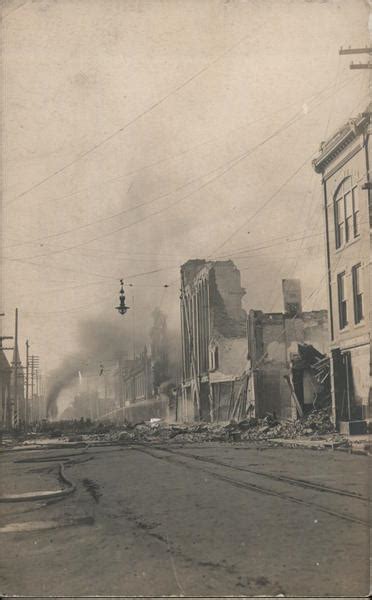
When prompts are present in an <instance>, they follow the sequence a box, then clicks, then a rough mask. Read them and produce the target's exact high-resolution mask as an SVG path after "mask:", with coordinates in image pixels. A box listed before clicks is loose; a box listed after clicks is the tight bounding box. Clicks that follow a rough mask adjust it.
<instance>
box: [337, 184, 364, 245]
mask: <svg viewBox="0 0 372 600" xmlns="http://www.w3.org/2000/svg"><path fill="white" fill-rule="evenodd" d="M334 211H335V239H336V248H341V246H344V244H347V243H348V242H350V241H351V240H353V239H354V238H356V237H358V235H359V203H358V194H357V186H356V185H354V186H353V182H352V178H351V177H346V178H345V179H344V180H343V181H342V182H341V184H340V185H339V187H338V188H337V190H336V193H335V195H334Z"/></svg>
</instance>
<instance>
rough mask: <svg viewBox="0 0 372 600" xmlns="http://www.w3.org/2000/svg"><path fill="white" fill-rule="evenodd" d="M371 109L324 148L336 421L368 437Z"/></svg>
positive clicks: (319, 162) (320, 166)
mask: <svg viewBox="0 0 372 600" xmlns="http://www.w3.org/2000/svg"><path fill="white" fill-rule="evenodd" d="M371 108H372V106H371V105H369V107H368V108H367V110H366V111H365V112H364V113H362V114H360V115H358V116H357V117H356V118H353V119H351V120H349V121H348V122H347V123H345V124H344V125H343V126H342V127H341V128H340V129H339V130H338V131H337V132H336V133H335V134H334V135H333V136H332V137H330V139H328V140H327V141H326V142H323V143H322V144H321V148H320V153H319V155H318V157H317V158H316V159H315V160H314V161H313V166H314V169H315V171H316V172H317V173H320V174H321V176H322V185H323V204H324V215H325V218H324V223H325V242H326V244H325V247H326V259H327V287H328V304H329V328H330V353H331V373H332V399H333V416H334V420H335V421H336V422H337V424H338V425H339V427H340V430H341V431H344V432H350V433H352V432H353V431H354V432H363V431H365V430H366V420H367V419H370V418H371V400H372V399H371V394H372V392H371V377H372V353H371V297H370V286H371V225H372V204H371V187H372V182H371V178H370V169H371V164H370V155H371V152H372V144H371Z"/></svg>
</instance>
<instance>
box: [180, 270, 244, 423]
mask: <svg viewBox="0 0 372 600" xmlns="http://www.w3.org/2000/svg"><path fill="white" fill-rule="evenodd" d="M181 289H182V292H181V333H182V405H181V407H180V409H179V413H180V417H179V418H180V419H181V420H184V421H194V420H202V421H224V420H228V419H229V418H232V416H233V415H234V416H237V414H238V413H239V416H242V415H243V414H245V401H246V387H245V386H246V377H245V373H246V366H247V336H246V319H247V315H246V312H245V311H244V310H243V308H242V297H243V296H244V294H245V291H244V289H243V288H242V287H241V281H240V272H239V270H238V269H237V268H236V266H235V265H234V263H233V262H232V261H230V260H228V261H206V260H199V259H198V260H189V261H188V262H187V263H185V264H184V265H182V267H181Z"/></svg>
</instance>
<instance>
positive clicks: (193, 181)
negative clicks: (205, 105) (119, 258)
mask: <svg viewBox="0 0 372 600" xmlns="http://www.w3.org/2000/svg"><path fill="white" fill-rule="evenodd" d="M353 80H354V78H349V79H347V80H345V81H344V82H343V84H341V86H340V88H339V90H340V89H342V87H343V86H344V85H347V84H348V83H350V82H351V81H353ZM330 87H331V86H328V87H327V88H324V90H322V91H321V92H319V93H318V94H315V95H314V98H317V97H318V96H321V95H322V94H323V93H324V91H325V90H327V89H329V88H330ZM339 90H338V91H339ZM334 93H335V90H334V91H333V94H334ZM329 97H331V96H328V97H326V98H325V100H327V99H328V98H329ZM316 106H319V103H318V104H317V105H316ZM316 106H315V107H316ZM303 116H304V114H303V113H302V112H301V111H300V112H299V111H297V113H295V115H294V116H293V117H291V118H290V119H289V120H288V121H286V122H285V123H284V124H283V125H282V126H280V127H279V128H278V129H277V130H276V131H275V132H274V134H271V135H270V136H269V137H267V138H265V139H264V140H262V141H261V142H259V143H258V144H256V145H255V146H253V148H251V149H248V150H247V151H245V152H244V153H243V154H242V155H238V156H237V157H235V158H233V159H231V160H230V161H228V162H227V163H222V164H221V165H219V166H218V167H215V168H213V169H211V170H209V171H207V172H206V173H204V174H202V175H199V176H198V177H196V178H193V179H191V180H189V181H187V182H186V183H184V184H182V185H180V186H178V187H177V188H175V189H174V190H172V191H170V192H166V193H165V194H162V195H160V196H158V197H156V198H153V199H151V200H148V201H146V202H141V203H140V204H137V205H135V206H132V207H129V208H126V209H124V210H122V211H119V212H118V213H115V214H113V215H109V216H106V217H102V218H100V219H97V220H95V221H92V222H90V223H86V224H83V225H78V226H76V227H72V228H69V229H66V230H64V231H61V232H57V233H54V234H49V235H47V236H42V237H40V238H35V239H34V240H26V241H23V242H18V243H17V244H11V245H10V246H6V247H5V248H6V249H8V248H14V247H18V246H23V245H27V244H33V243H36V242H40V241H44V240H47V239H51V238H55V237H60V236H61V235H67V234H69V233H72V232H74V231H79V230H82V229H85V228H87V227H91V226H92V225H96V224H100V223H103V222H105V221H108V220H111V219H113V218H117V217H120V216H122V215H124V214H127V213H129V212H132V211H133V210H138V209H139V208H142V207H144V206H148V205H151V204H153V203H155V202H158V201H159V200H163V199H165V198H167V197H168V196H170V195H172V194H175V193H177V192H179V191H181V190H182V189H184V188H185V187H188V186H189V185H192V184H193V183H196V182H197V181H200V180H201V179H203V178H204V177H207V176H208V175H210V174H212V173H215V172H217V171H218V170H219V169H221V168H223V166H224V165H229V164H230V163H233V164H232V166H231V167H230V168H229V169H227V171H229V170H230V169H231V168H233V167H234V166H235V164H238V163H239V162H240V161H241V160H243V159H244V158H245V157H246V156H249V155H250V154H251V153H252V152H254V151H255V150H257V149H258V148H260V147H261V146H262V145H263V144H264V143H266V142H267V141H269V140H270V139H272V138H273V137H275V136H276V135H277V134H279V133H281V132H282V131H283V130H285V129H286V128H287V127H289V126H290V125H291V124H292V123H295V122H297V120H299V118H302V117H303ZM283 128H284V129H283ZM235 161H236V162H235ZM227 171H225V172H227ZM225 172H223V173H222V174H221V175H219V176H218V177H220V176H222V175H224V174H225ZM218 177H216V179H217V178H218ZM214 180H215V179H212V180H211V182H213V181H214ZM202 187H205V186H202ZM197 191H199V189H197V190H195V192H192V194H193V193H196V192H197ZM187 197H188V196H186V198H187ZM183 199H185V198H181V199H180V200H179V201H177V202H176V204H178V203H179V202H180V201H182V200H183ZM172 206H173V204H171V205H170V208H171V207H172ZM163 210H166V208H164V209H162V210H161V211H160V212H163ZM156 214H158V213H152V214H151V215H148V216H145V217H143V218H142V219H143V220H146V219H147V218H151V216H152V215H156ZM139 222H141V220H139V221H135V222H134V223H133V224H130V225H129V226H128V227H131V226H132V225H135V224H137V223H139ZM125 228H126V227H125ZM120 230H121V229H119V230H114V232H113V233H116V232H117V231H120ZM106 235H110V232H109V233H107V234H103V236H102V237H105V236H106ZM95 239H100V238H94V239H93V240H92V241H95ZM86 243H90V242H89V241H88V242H84V244H86ZM64 251H65V249H61V250H58V251H57V252H64ZM39 256H46V255H38V256H34V257H31V258H38V257H39Z"/></svg>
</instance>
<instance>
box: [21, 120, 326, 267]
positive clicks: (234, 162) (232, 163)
mask: <svg viewBox="0 0 372 600" xmlns="http://www.w3.org/2000/svg"><path fill="white" fill-rule="evenodd" d="M302 116H303V112H300V113H297V114H296V115H295V116H294V117H291V118H290V119H289V120H288V121H287V122H286V123H284V124H283V125H282V126H280V127H279V128H278V129H277V130H275V131H274V132H273V133H272V134H271V135H269V136H268V137H266V138H264V140H261V142H259V143H258V144H256V145H255V146H254V147H253V148H251V149H248V150H247V151H245V152H244V153H243V154H240V155H238V156H237V157H235V158H233V159H231V160H230V161H228V162H227V163H225V164H226V165H228V166H226V167H225V168H224V169H223V170H222V172H221V173H218V171H219V170H220V169H221V168H222V167H223V165H221V166H219V167H217V168H214V169H212V170H211V171H208V172H207V173H204V174H203V175H201V176H199V177H197V178H196V179H195V180H194V181H190V182H188V183H187V184H186V186H187V185H190V184H191V183H193V182H195V181H198V180H200V179H203V178H204V177H207V176H208V175H210V174H212V173H216V172H217V174H216V175H215V176H214V177H212V178H211V179H209V180H208V181H207V182H205V183H203V184H202V185H200V186H199V187H198V188H197V189H196V190H192V191H191V192H189V193H188V194H186V195H185V196H181V198H179V199H177V200H176V201H175V202H172V203H171V204H169V205H167V206H165V207H163V208H161V209H159V210H158V211H155V212H153V213H151V214H149V215H145V216H144V217H141V218H140V219H138V220H137V221H133V222H132V223H129V224H126V225H123V226H121V227H119V228H117V229H115V230H111V231H109V232H106V233H103V234H101V235H99V236H96V237H94V238H91V239H90V240H85V241H83V242H80V243H78V244H75V245H73V246H69V247H66V248H60V249H57V250H51V251H49V252H48V253H46V254H45V253H44V254H38V255H34V256H31V257H30V258H31V259H34V258H41V257H44V256H50V255H51V254H60V253H64V252H68V251H70V250H73V249H75V248H80V247H82V246H85V245H87V244H90V243H92V242H94V241H97V240H99V239H103V238H105V237H108V236H111V235H113V234H115V233H118V232H121V231H123V230H126V229H129V228H131V227H133V226H134V225H137V224H139V223H142V222H143V221H145V220H148V219H150V218H152V217H154V216H157V215H159V214H161V213H163V212H165V211H167V210H169V209H171V208H173V207H174V206H176V205H178V204H179V203H180V202H182V201H183V200H186V199H188V198H189V197H191V196H192V195H194V194H196V193H197V192H199V191H201V190H202V189H204V188H206V187H207V186H209V185H210V184H211V183H213V182H214V181H216V180H218V179H219V178H220V177H222V176H223V175H225V174H226V173H227V172H229V171H230V170H231V169H232V168H234V167H235V166H236V165H237V164H239V163H240V162H241V161H242V160H244V159H246V158H247V157H248V156H250V154H252V153H253V152H254V151H256V150H257V149H258V148H260V147H261V146H263V145H264V144H266V143H267V142H268V141H270V140H271V139H273V138H274V137H276V135H279V134H280V133H281V132H282V131H285V130H286V129H287V128H288V127H289V126H291V125H292V124H293V123H295V122H297V121H298V120H299V119H300V118H302ZM313 154H315V153H312V155H311V156H313ZM311 156H310V158H311ZM307 160H310V159H307ZM304 164H306V161H305V163H304ZM302 166H304V165H302ZM302 166H301V167H302ZM301 167H300V168H301ZM300 168H299V169H298V170H300ZM284 185H285V184H284ZM182 187H185V186H181V188H182ZM176 191H177V190H176ZM279 191H280V190H279ZM174 192H175V191H173V192H169V193H167V194H165V195H164V196H162V197H165V196H167V195H170V194H172V193H174ZM277 193H279V192H277ZM274 197H275V196H274ZM271 200H272V198H270V199H269V200H268V201H267V202H266V203H265V205H264V206H262V207H260V208H259V209H258V210H257V211H256V213H254V215H253V216H251V217H249V219H248V220H247V221H249V220H250V219H251V218H253V217H254V216H256V214H258V212H260V211H261V210H263V209H264V208H265V206H266V205H267V204H268V203H269V202H270V201H271ZM154 201H156V200H155V199H152V200H150V201H148V204H151V203H153V202H154ZM243 226H245V223H244V224H243V225H242V226H241V227H243ZM232 235H234V233H233V234H232ZM230 238H231V236H230V237H229V239H230ZM227 241H229V240H227ZM227 241H225V242H224V243H223V244H222V245H221V246H219V248H220V247H223V246H224V245H225V243H227ZM219 248H218V249H219Z"/></svg>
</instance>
